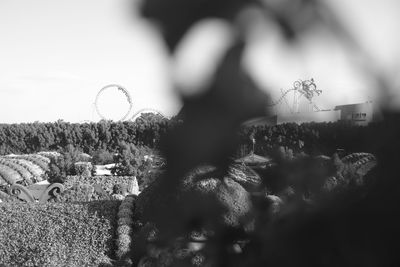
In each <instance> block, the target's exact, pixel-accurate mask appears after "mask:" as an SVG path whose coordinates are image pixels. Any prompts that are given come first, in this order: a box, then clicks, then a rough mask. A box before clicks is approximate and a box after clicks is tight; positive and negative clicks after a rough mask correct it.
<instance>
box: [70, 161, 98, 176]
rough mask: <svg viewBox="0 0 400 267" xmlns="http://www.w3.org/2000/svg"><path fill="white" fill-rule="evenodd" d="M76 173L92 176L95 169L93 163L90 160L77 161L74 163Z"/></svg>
mask: <svg viewBox="0 0 400 267" xmlns="http://www.w3.org/2000/svg"><path fill="white" fill-rule="evenodd" d="M74 168H75V173H76V174H77V175H83V176H91V175H92V171H93V165H92V163H90V162H76V163H75V164H74Z"/></svg>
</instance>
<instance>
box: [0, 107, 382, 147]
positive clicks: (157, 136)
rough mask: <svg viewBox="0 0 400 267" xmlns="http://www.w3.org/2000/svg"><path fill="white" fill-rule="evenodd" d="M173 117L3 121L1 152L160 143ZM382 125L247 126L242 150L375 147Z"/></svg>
mask: <svg viewBox="0 0 400 267" xmlns="http://www.w3.org/2000/svg"><path fill="white" fill-rule="evenodd" d="M172 121H175V120H167V119H165V118H163V117H161V116H158V115H154V114H143V115H142V117H140V118H139V119H137V120H136V121H135V122H132V121H124V122H111V121H100V122H98V123H82V124H80V123H68V122H64V121H57V122H54V123H39V122H35V123H22V124H0V155H5V154H12V153H14V154H29V153H36V152H40V151H48V150H58V151H60V150H65V149H66V148H67V147H68V146H70V145H72V146H73V147H75V148H76V149H78V150H80V151H82V152H85V153H88V154H93V153H94V152H95V151H99V150H106V151H110V152H115V151H117V150H118V148H119V144H120V143H121V142H123V143H131V144H135V145H139V146H147V147H150V148H158V147H159V146H160V142H161V140H162V137H163V136H164V135H165V134H166V133H167V131H168V129H169V128H170V127H171V125H172V124H173V123H172ZM379 127H380V126H379V123H375V124H370V125H369V126H367V127H361V126H353V125H349V124H346V123H340V122H338V123H305V124H301V125H297V124H295V123H288V124H282V125H275V126H252V127H243V128H242V129H241V130H240V132H239V137H240V144H241V145H240V149H239V150H240V151H239V154H241V155H242V154H246V153H248V152H249V151H251V150H252V149H253V148H252V146H253V141H254V143H255V146H254V150H255V153H258V154H260V155H266V154H269V153H271V152H272V151H274V149H275V148H276V147H279V146H282V147H287V148H288V149H291V150H293V151H294V152H305V153H309V154H332V153H333V152H334V151H335V150H336V149H345V150H346V151H348V152H352V151H365V152H369V151H370V150H371V149H372V147H371V146H366V145H365V144H366V140H368V139H369V137H370V136H372V135H373V134H374V132H376V131H377V130H379ZM194 142H195V140H194Z"/></svg>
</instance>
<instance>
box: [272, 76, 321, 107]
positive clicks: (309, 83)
mask: <svg viewBox="0 0 400 267" xmlns="http://www.w3.org/2000/svg"><path fill="white" fill-rule="evenodd" d="M321 93H322V90H318V89H317V86H316V84H315V82H314V79H313V78H311V79H310V80H305V81H303V80H297V81H295V82H294V83H293V88H290V89H288V90H286V91H283V90H281V96H280V97H279V98H278V99H276V100H275V101H273V102H272V103H271V104H270V105H269V107H277V106H279V105H281V106H282V105H283V106H285V107H286V109H288V110H289V112H290V113H298V112H299V107H300V102H301V100H302V99H305V100H306V102H307V108H308V110H307V111H320V110H321V109H320V108H319V107H318V106H317V105H316V104H315V103H314V101H313V98H314V97H315V96H319V95H320V94H321Z"/></svg>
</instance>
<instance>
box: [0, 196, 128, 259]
mask: <svg viewBox="0 0 400 267" xmlns="http://www.w3.org/2000/svg"><path fill="white" fill-rule="evenodd" d="M119 205H120V202H119V201H99V202H86V203H77V204H58V203H47V204H39V203H31V204H29V203H28V204H27V203H21V204H17V203H13V204H12V205H11V204H8V203H2V204H1V205H0V213H1V214H2V215H1V216H0V239H1V240H2V242H1V243H0V264H5V265H6V266H99V265H100V264H109V263H110V262H111V258H112V257H113V251H115V247H114V240H115V236H114V235H115V232H116V231H115V230H116V218H117V212H118V206H119Z"/></svg>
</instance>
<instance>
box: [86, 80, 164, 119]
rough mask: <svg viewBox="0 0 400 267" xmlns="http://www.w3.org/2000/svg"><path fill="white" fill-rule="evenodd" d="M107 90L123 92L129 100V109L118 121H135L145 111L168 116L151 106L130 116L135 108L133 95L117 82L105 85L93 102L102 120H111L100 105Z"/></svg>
mask: <svg viewBox="0 0 400 267" xmlns="http://www.w3.org/2000/svg"><path fill="white" fill-rule="evenodd" d="M106 91H113V92H115V93H120V94H121V93H122V94H123V95H124V96H125V99H126V101H127V102H128V105H129V107H128V111H127V112H126V113H125V114H124V115H123V116H122V118H121V119H119V120H118V121H126V120H131V121H135V120H136V119H137V118H139V117H140V115H141V114H143V113H154V114H158V115H160V116H162V117H164V118H167V116H165V115H164V114H162V113H161V112H160V111H158V110H155V109H150V108H144V109H140V110H138V111H136V112H135V113H134V114H133V115H132V116H131V117H130V119H128V118H129V115H130V113H131V111H132V109H133V101H132V97H131V95H130V94H129V92H128V90H126V89H125V88H124V87H122V86H120V85H117V84H110V85H107V86H104V87H103V88H101V89H100V91H99V92H98V93H97V95H96V99H95V101H94V103H93V106H94V109H95V111H96V113H97V115H98V116H99V117H100V118H101V119H102V120H110V118H109V117H106V116H105V115H104V113H103V112H102V111H101V108H100V105H99V100H100V97H101V96H102V95H103V94H104V93H105V92H106Z"/></svg>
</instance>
